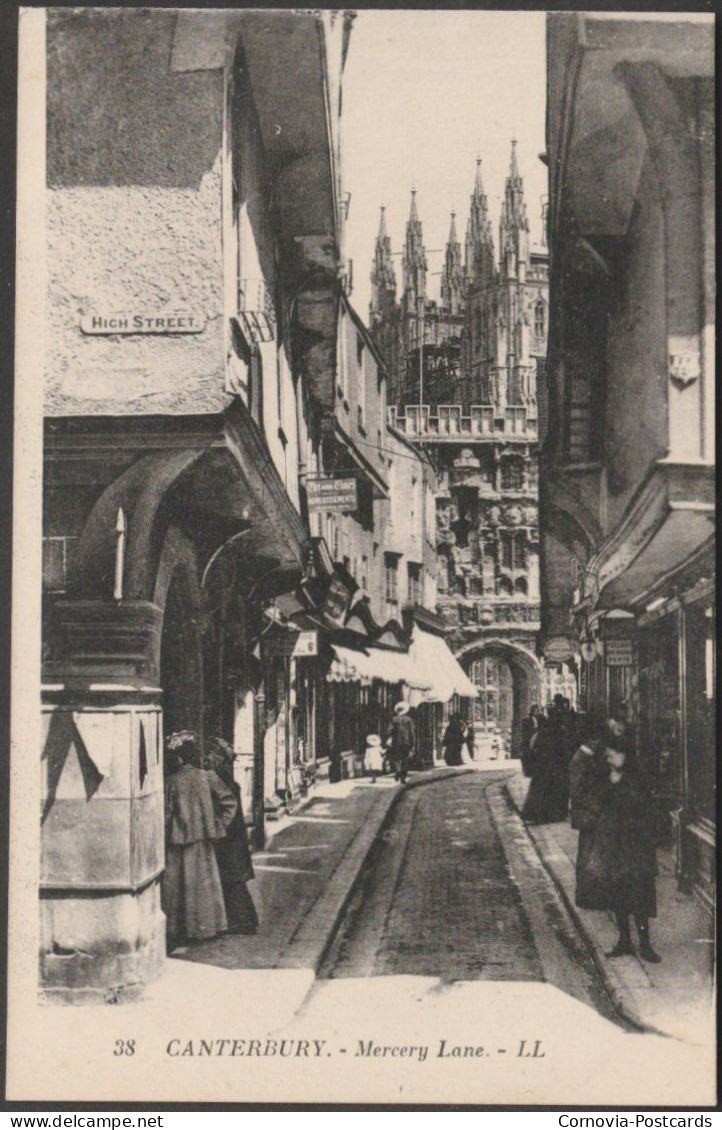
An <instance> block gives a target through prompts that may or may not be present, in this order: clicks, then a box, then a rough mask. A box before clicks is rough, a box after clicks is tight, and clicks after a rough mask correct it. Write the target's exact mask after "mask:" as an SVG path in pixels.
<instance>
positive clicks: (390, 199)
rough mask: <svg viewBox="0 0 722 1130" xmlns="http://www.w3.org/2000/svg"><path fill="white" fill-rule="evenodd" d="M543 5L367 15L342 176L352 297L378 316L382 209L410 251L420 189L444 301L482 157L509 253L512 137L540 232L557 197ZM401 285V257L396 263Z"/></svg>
mask: <svg viewBox="0 0 722 1130" xmlns="http://www.w3.org/2000/svg"><path fill="white" fill-rule="evenodd" d="M545 100H546V71H545V16H544V13H543V12H498V11H466V12H460V11H447V12H443V11H438V10H436V11H409V10H379V11H369V10H366V11H360V12H359V14H358V15H357V17H356V20H355V21H354V24H353V30H352V33H351V41H350V47H349V53H348V58H347V61H346V68H345V71H344V77H343V114H342V120H341V131H342V132H341V137H342V176H343V184H344V190H345V191H346V192H350V193H351V203H350V210H349V217H348V223H347V227H346V255H347V257H348V258H350V259H352V260H353V294H352V296H351V301H352V303H353V305H354V306H355V308H356V310H357V312H358V313H359V315H360V316H361V317H362V318H363V319H364V321H366V322H367V321H368V304H369V299H370V297H371V284H370V280H369V276H370V271H371V262H372V259H373V252H374V242H375V239H376V234H377V232H378V224H379V207H380V205H381V204H385V205H386V219H387V228H388V231H389V234H390V236H391V244H392V250H393V251H395V252H400V251H401V250H402V248H403V241H404V235H405V229H406V221H407V220H408V215H409V206H410V199H411V197H410V191H411V188H412V187H413V188H416V191H417V197H416V199H417V206H418V211H419V218H420V220H421V222H422V224H423V231H424V243H425V245H426V248H427V258H428V262H429V271H430V272H431V275H432V277H431V278H430V279H429V283H428V290H429V296H430V297H432V298H435V297H438V291H439V285H440V278H439V276H438V274H435V272H440V271H441V267H442V264H443V254H431V253H429V252H431V251H433V250H434V249H436V248H441V249H442V252H443V248H444V247H445V245H446V240H447V238H448V234H449V222H450V213H451V212H452V211H453V210H455V211H456V213H457V219H456V225H457V233H458V236H459V240H460V242H461V245H462V250H463V244H464V236H465V233H466V220H467V216H468V212H469V197H470V195H471V191H472V188H473V184H474V175H475V172H476V158H477V156H479V157H481V158H482V177H483V181H484V189H485V191H486V194H487V197H488V200H489V210H490V213H491V218H492V228H493V232H494V246H495V248H496V250H497V253H498V245H499V236H498V225H499V213H500V208H501V200H502V199H503V195H504V180H505V177H506V176H507V173H508V170H509V155H510V152H511V138H512V137H515V138H516V139H517V142H518V145H517V152H518V158H519V171H520V173H521V175H522V177H523V179H524V195H525V200H526V204H527V214H528V216H529V222H530V227H531V239H532V242H533V243H536V242H539V240H540V238H541V199H542V197H543V196H546V193H547V170H546V168H545V166H544V165H543V164H542V162H541V161H540V160H539V154H540V153H542V152H543V151H544V148H545V145H544V120H545ZM394 263H395V265H396V277H397V284H398V286H399V288H400V285H401V256H400V255H396V256H395V258H394Z"/></svg>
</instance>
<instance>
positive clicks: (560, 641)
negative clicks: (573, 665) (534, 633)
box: [544, 636, 576, 663]
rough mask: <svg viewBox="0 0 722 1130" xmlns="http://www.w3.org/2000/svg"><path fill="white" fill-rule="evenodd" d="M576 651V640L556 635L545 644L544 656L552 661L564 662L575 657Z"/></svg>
mask: <svg viewBox="0 0 722 1130" xmlns="http://www.w3.org/2000/svg"><path fill="white" fill-rule="evenodd" d="M575 652H576V644H575V642H574V640H570V639H568V638H567V637H566V636H554V637H552V639H549V640H547V641H546V643H545V644H544V658H545V659H547V660H549V662H550V663H564V662H566V661H567V660H569V659H573V658H574V655H575Z"/></svg>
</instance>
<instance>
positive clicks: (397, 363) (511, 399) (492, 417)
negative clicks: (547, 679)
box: [370, 142, 548, 746]
mask: <svg viewBox="0 0 722 1130" xmlns="http://www.w3.org/2000/svg"><path fill="white" fill-rule="evenodd" d="M391 256H392V250H391V241H390V238H389V235H388V233H387V229H386V217H385V214H384V212H383V211H382V216H381V226H380V230H379V236H378V238H377V241H376V248H375V256H374V265H373V270H372V276H371V279H372V287H373V290H372V301H371V309H370V324H371V329H372V333H373V335H374V337H375V339H376V340H377V342H378V343H379V348H380V350H381V352H382V353H383V355H384V357H385V360H386V364H387V366H388V369H389V403H390V405H391V416H392V420H393V423H394V424H395V426H396V427H397V428H398V429H399V430H400V431H401V432H402V433H403V434H405V435H406V437H407V438H408V439H410V440H411V442H416V443H418V444H419V445H422V446H423V448H424V450H425V451H427V452H429V453H430V454H431V456H432V459H433V461H434V464H435V467H436V471H437V475H438V491H437V497H436V514H437V539H436V541H437V586H438V611H439V612H440V613H441V614H442V615H443V617H444V619H445V620H446V622H447V624H448V627H449V643H450V646H451V647H452V648H453V650H454V651H455V653H456V654H457V655H458V656H459V658H460V659H461V661H462V663H463V664H464V666H465V667H466V669H467V670H468V671H469V673H470V675H471V677H472V679H474V680H475V681H477V684H478V685H479V688H480V696H479V699H478V700H477V701H476V702H474V703H473V705H472V714H473V718H474V721H475V722H476V723H478V729H479V730H480V731H482V732H483V731H487V732H492V731H493V730H494V728H495V727H498V728H499V729H500V730H501V733H502V736H503V737H504V739H505V741H506V742H507V745H508V746H509V745H513V746H516V745H517V743H518V735H519V726H520V721H521V717H522V716H523V714H525V713H526V711H527V710H528V706H529V704H530V703H531V701H533V698H534V697H535V695H536V693H537V687H538V681H539V676H540V665H539V663H538V661H537V660H536V658H535V653H536V644H537V633H538V631H539V626H540V625H539V619H540V611H539V522H538V438H539V432H538V426H539V412H538V405H537V382H538V378H539V377H540V375H541V373H542V368H543V366H544V362H545V356H546V339H547V324H548V316H547V315H548V256H547V250H546V242H545V237H544V241H543V243H542V244H541V245H539V246H535V247H533V248H532V247H530V242H529V221H528V219H527V214H526V206H525V204H524V196H523V182H522V178H521V176H520V175H519V169H518V164H517V154H516V143H515V142H512V151H511V162H510V168H509V175H508V177H507V180H506V191H505V196H504V201H503V204H502V211H501V218H500V224H499V256H498V259H497V256H496V253H495V250H494V242H493V237H492V226H491V220H490V218H489V213H488V204H487V197H486V195H485V193H484V188H483V184H482V178H481V162H480V161H478V162H477V170H476V178H475V182H474V190H473V193H472V195H471V206H470V211H469V218H468V224H467V233H466V241H465V250H464V256H463V262H462V252H461V246H460V244H459V242H458V239H457V234H456V218H455V216H454V215H452V219H451V229H450V232H449V239H448V243H447V246H446V251H445V257H444V266H443V270H442V277H441V298H440V301H438V302H437V301H436V300H434V299H431V298H429V296H428V293H427V274H428V266H427V259H426V252H425V249H424V243H423V232H422V226H421V221H420V220H419V215H418V206H417V200H416V195H415V194H412V203H411V214H410V218H409V221H408V224H407V229H406V240H405V245H404V252H403V282H402V285H403V290H402V293H401V295H400V297H399V299H398V300H397V297H396V276H395V272H394V268H393V263H392V259H391ZM505 687H506V688H507V689H508V693H507V690H505ZM505 697H506V700H507V701H506V705H505V703H504V701H503V700H504V699H505Z"/></svg>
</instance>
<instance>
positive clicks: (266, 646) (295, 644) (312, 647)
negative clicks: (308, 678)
mask: <svg viewBox="0 0 722 1130" xmlns="http://www.w3.org/2000/svg"><path fill="white" fill-rule="evenodd" d="M263 650H264V652H265V654H266V655H267V656H268V657H269V658H270V657H275V656H290V657H291V658H292V659H308V658H309V656H314V655H318V632H313V631H310V632H284V633H282V634H279V635H274V636H269V637H268V638H266V639H264V641H263Z"/></svg>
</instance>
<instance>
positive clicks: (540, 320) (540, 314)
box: [534, 298, 547, 337]
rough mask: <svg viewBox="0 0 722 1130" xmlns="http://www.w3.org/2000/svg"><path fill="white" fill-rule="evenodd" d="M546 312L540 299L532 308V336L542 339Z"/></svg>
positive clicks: (544, 331) (544, 330)
mask: <svg viewBox="0 0 722 1130" xmlns="http://www.w3.org/2000/svg"><path fill="white" fill-rule="evenodd" d="M546 322H547V312H546V307H545V305H544V302H543V301H542V299H541V298H540V299H539V301H538V302H537V304H536V306H535V307H534V336H535V337H544V334H545V333H546Z"/></svg>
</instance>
